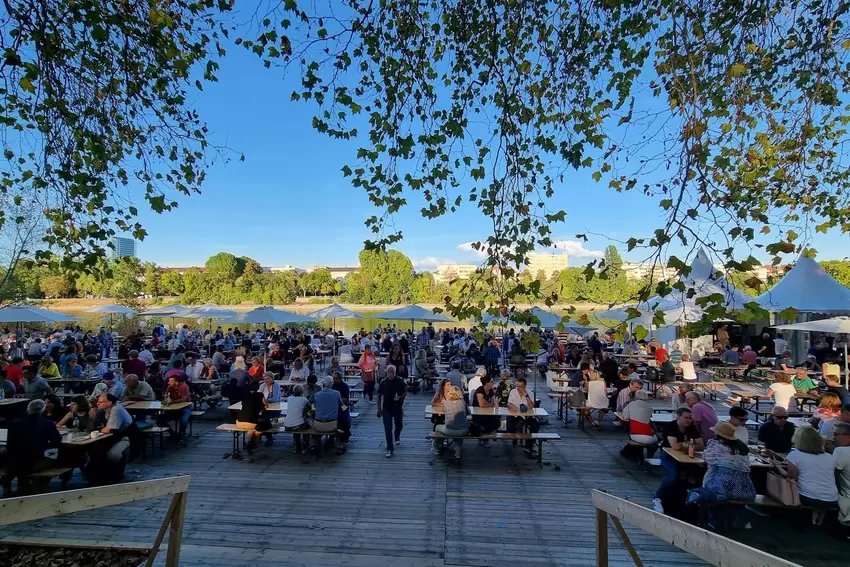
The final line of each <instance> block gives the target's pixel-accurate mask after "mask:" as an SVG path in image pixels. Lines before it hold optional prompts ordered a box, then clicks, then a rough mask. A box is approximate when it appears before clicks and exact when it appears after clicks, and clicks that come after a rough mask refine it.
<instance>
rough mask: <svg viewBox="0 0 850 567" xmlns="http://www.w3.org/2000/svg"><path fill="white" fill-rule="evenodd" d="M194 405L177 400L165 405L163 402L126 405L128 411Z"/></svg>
mask: <svg viewBox="0 0 850 567" xmlns="http://www.w3.org/2000/svg"><path fill="white" fill-rule="evenodd" d="M191 406H192V402H175V403H173V404H169V405H164V404H163V403H162V402H130V403H129V404H127V405H125V406H124V409H125V410H127V411H160V412H165V411H179V410H182V409H185V408H188V407H191Z"/></svg>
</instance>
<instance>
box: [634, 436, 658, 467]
mask: <svg viewBox="0 0 850 567" xmlns="http://www.w3.org/2000/svg"><path fill="white" fill-rule="evenodd" d="M628 445H629V446H630V447H639V448H640V462H641V463H646V462H648V461H649V460H650V459H648V458H644V456H643V454H644V451H646V455H647V457H649V456H650V455H651V454H655V452H656V451H657V450H658V443H657V442H656V443H638V442H637V441H635V440H634V439H629V443H628ZM650 450H652V451H651V452H650ZM658 464H661V460H660V459H659V460H658Z"/></svg>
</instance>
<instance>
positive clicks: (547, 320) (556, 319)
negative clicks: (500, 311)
mask: <svg viewBox="0 0 850 567" xmlns="http://www.w3.org/2000/svg"><path fill="white" fill-rule="evenodd" d="M530 311H531V313H532V314H533V315H534V316H535V317H537V319H538V320H539V321H540V328H541V329H557V328H558V325H559V324H560V323H561V321H562V320H563V317H562V316H561V315H558V314H557V313H552V312H551V311H548V310H546V309H542V308H540V307H532V308H531V310H530ZM482 320H483V321H484V322H485V323H487V324H490V323H494V322H495V323H496V324H497V325H499V326H500V327H507V326H509V325H513V326H517V327H519V326H526V323H520V322H519V321H515V320H513V319H510V318H506V317H494V316H492V315H485V316H484V317H482ZM597 328H598V327H594V326H589V325H588V326H585V325H579V324H578V323H576V322H575V321H567V322H566V323H564V328H563V330H564V331H566V332H568V333H572V334H574V335H579V336H583V335H584V334H585V333H587V332H588V331H593V330H596V329H597Z"/></svg>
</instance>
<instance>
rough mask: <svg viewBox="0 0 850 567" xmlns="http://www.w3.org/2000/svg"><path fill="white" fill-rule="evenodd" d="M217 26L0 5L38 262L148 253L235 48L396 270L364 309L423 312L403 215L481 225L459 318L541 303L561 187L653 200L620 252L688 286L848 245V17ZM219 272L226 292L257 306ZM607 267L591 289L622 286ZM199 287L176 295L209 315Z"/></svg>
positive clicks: (638, 11)
mask: <svg viewBox="0 0 850 567" xmlns="http://www.w3.org/2000/svg"><path fill="white" fill-rule="evenodd" d="M232 6H233V2H232V0H172V1H170V2H167V3H166V2H153V3H151V2H149V1H148V0H127V1H124V2H120V3H115V2H107V1H105V0H75V1H74V2H63V1H61V0H9V1H8V2H4V3H3V5H2V7H0V10H3V11H4V12H5V13H4V14H3V16H4V18H3V32H2V35H0V38H2V42H3V44H2V47H3V49H4V60H3V63H2V65H0V73H2V78H3V79H4V81H3V86H2V95H3V101H4V102H3V104H4V112H3V114H2V120H0V127H2V132H3V137H4V153H5V157H6V160H7V161H6V163H5V165H4V166H3V168H2V170H0V191H2V193H3V195H4V197H5V198H7V199H8V198H11V199H12V201H13V202H14V203H16V204H17V205H22V204H23V205H27V204H28V203H29V204H31V206H32V207H36V208H37V210H41V211H43V214H44V218H45V219H46V221H47V224H48V226H47V229H46V230H45V232H44V235H45V236H44V244H45V245H46V246H45V247H42V248H41V250H40V251H39V252H40V256H39V257H40V258H43V257H45V256H50V254H49V253H50V252H54V251H58V252H61V254H60V255H58V256H56V257H55V258H56V259H58V262H57V263H61V267H62V268H63V269H70V268H71V267H73V265H74V264H75V262H76V263H79V261H80V260H82V263H83V264H84V265H86V266H89V267H92V266H94V265H95V264H96V261H97V259H98V258H99V257H101V256H102V253H103V246H104V242H106V241H107V239H108V238H109V237H110V236H111V235H112V234H114V233H115V232H116V230H120V231H128V232H131V233H133V235H134V236H136V237H137V238H143V237H144V234H145V231H144V227H143V226H142V225H141V224H139V223H138V221H137V219H136V216H137V213H138V209H137V208H136V207H137V205H136V204H135V203H136V202H137V201H142V200H144V201H145V202H146V204H147V206H149V207H150V208H152V209H153V210H155V211H157V212H162V211H167V210H169V209H171V208H173V207H175V206H177V201H176V197H177V196H181V195H190V194H193V193H197V192H198V191H199V190H200V187H201V185H202V183H203V180H204V176H205V170H206V167H207V166H208V164H209V163H210V160H212V159H214V158H215V157H216V156H218V155H220V154H219V153H218V152H216V151H213V148H212V146H211V145H210V142H209V141H208V139H207V129H206V126H205V125H204V123H203V122H202V119H201V117H200V116H199V115H198V114H197V112H196V111H195V109H194V108H193V107H192V105H191V101H190V95H189V93H190V91H191V89H193V88H198V89H202V88H203V83H204V82H205V81H214V80H216V71H217V69H218V63H217V62H216V59H217V58H219V57H223V56H225V53H226V52H225V47H226V46H228V45H229V42H230V41H231V39H232V40H233V42H234V43H236V44H237V45H241V46H243V47H244V48H245V49H248V50H249V51H251V52H253V53H255V54H256V55H257V56H258V57H259V58H260V59H261V60H262V64H263V65H264V66H266V67H269V68H273V70H277V69H278V68H283V69H284V70H285V71H289V72H292V73H297V75H298V76H299V78H300V86H299V88H297V89H296V90H295V91H294V92H292V93H290V96H289V98H290V99H291V100H292V101H294V102H300V101H307V103H308V104H311V105H313V109H314V110H315V112H314V116H313V118H312V124H313V126H314V127H315V129H316V130H317V131H318V132H320V133H323V134H326V135H328V136H330V137H333V138H337V139H344V140H350V141H351V142H352V143H353V144H355V145H356V147H357V148H358V149H357V152H356V156H357V157H356V160H354V161H352V162H350V163H345V164H341V165H340V168H341V172H342V175H344V176H346V177H350V179H351V182H352V184H353V186H355V187H358V188H361V189H362V190H364V191H365V193H366V196H367V198H368V199H369V201H370V202H371V203H372V204H373V205H374V206H375V207H376V208H377V210H378V211H379V212H378V213H376V214H375V215H373V216H371V217H370V218H368V219H366V224H367V226H369V227H370V228H371V229H372V230H373V231H374V238H373V239H372V240H371V241H370V242H368V243H367V248H368V249H369V251H370V252H373V251H374V252H375V254H376V255H375V256H374V257H370V258H367V262H366V263H365V264H370V263H372V264H374V265H375V266H383V267H385V268H386V269H388V270H395V269H396V268H399V269H398V270H396V271H390V272H389V273H388V274H387V277H386V280H387V282H386V283H381V284H380V285H378V284H375V283H374V282H372V280H371V279H368V281H367V280H360V281H358V280H356V278H353V277H352V278H351V280H352V281H351V282H350V286H349V290H356V291H357V293H360V294H362V297H364V298H368V299H369V300H370V301H372V300H373V299H374V300H376V301H377V300H380V301H383V300H385V299H397V298H399V297H408V296H409V295H410V293H411V288H412V287H413V288H416V289H422V288H423V287H427V283H428V282H425V281H422V282H418V283H416V285H414V282H416V278H415V277H414V276H410V275H409V274H408V270H407V269H406V268H404V269H401V268H402V264H403V262H400V261H394V262H392V263H390V262H389V255H391V254H392V252H391V251H390V252H387V251H386V249H387V247H388V246H390V245H392V244H393V243H395V242H398V241H399V240H400V239H401V238H402V236H403V235H402V232H401V231H399V230H395V229H394V228H393V227H394V226H395V225H393V224H391V223H390V222H388V221H389V220H390V219H391V218H392V217H393V215H395V214H396V213H398V212H399V211H400V210H401V209H402V208H404V207H407V206H411V204H412V203H416V204H415V205H414V206H418V207H419V208H420V211H421V214H422V215H423V216H424V217H425V218H434V217H438V216H441V215H446V214H450V213H452V212H454V211H456V210H457V209H458V208H459V207H469V206H472V207H476V208H477V209H478V210H479V211H480V213H481V214H482V215H484V216H485V217H486V218H487V219H488V220H489V222H490V223H491V224H492V227H493V228H492V232H491V234H490V235H489V236H488V237H487V238H485V239H482V240H481V241H480V242H478V243H476V244H475V247H476V248H478V249H480V250H483V251H484V252H486V255H487V256H486V260H485V262H484V269H482V270H481V271H480V272H479V273H478V274H477V275H476V276H475V277H474V278H472V279H470V280H468V281H467V282H465V283H462V284H458V286H459V287H457V288H456V289H455V291H456V292H457V294H456V295H455V294H447V295H446V298H445V302H446V306H447V308H449V309H450V310H451V311H452V312H453V313H454V314H455V315H456V316H458V317H467V316H470V315H476V314H480V312H481V311H482V310H487V311H490V312H491V313H498V312H501V311H504V310H505V309H506V307H507V306H508V305H509V304H511V303H513V302H515V301H517V300H519V299H520V298H527V297H536V298H538V299H540V300H543V301H545V302H546V303H550V304H551V303H553V302H555V301H557V295H556V294H557V289H556V287H557V286H546V285H543V282H541V281H540V280H538V279H536V278H528V277H527V276H526V277H524V276H522V274H521V270H522V266H523V265H525V264H526V258H527V254H528V253H529V252H531V251H532V250H534V249H535V248H545V247H550V246H551V245H552V244H553V241H552V236H553V233H554V231H555V230H559V228H558V224H559V223H562V222H563V221H565V219H566V218H567V211H564V210H558V209H557V208H556V207H553V206H552V203H553V202H554V197H555V195H556V194H561V193H563V192H566V191H568V189H567V187H566V186H565V183H564V175H565V173H567V172H569V171H572V170H579V171H585V172H587V173H588V174H590V175H591V176H592V179H594V180H595V181H596V182H597V183H598V184H600V187H599V188H598V189H596V190H593V191H587V190H585V193H584V196H589V197H588V198H592V199H597V200H600V201H602V200H605V201H606V202H607V200H608V199H615V198H616V196H615V195H616V192H622V191H639V192H641V193H643V194H645V195H646V196H647V198H649V199H652V200H655V201H656V202H657V203H658V206H659V209H660V211H661V222H660V223H659V226H658V227H657V229H656V230H654V232H652V233H651V234H647V235H643V234H635V235H631V236H630V237H629V238H628V239H627V240H626V248H627V250H629V251H635V250H637V251H641V252H642V254H643V255H644V256H645V257H646V260H647V261H651V262H658V261H662V260H664V259H667V258H669V260H667V263H668V265H672V266H674V267H677V268H678V269H679V271H680V273H681V274H686V273H687V271H688V265H689V261H688V260H689V256H690V255H691V253H692V252H693V250H694V248H695V247H696V246H703V247H705V248H706V249H708V250H709V251H711V253H712V254H713V255H714V256H715V257H716V258H719V259H720V260H721V261H722V263H723V264H724V266H725V267H726V268H727V269H729V270H734V271H738V272H747V271H748V270H749V269H750V268H752V267H754V266H755V264H756V263H757V261H756V259H755V258H754V257H753V256H752V255H751V252H750V251H751V250H753V249H754V248H756V249H761V250H762V251H764V252H765V253H767V254H769V255H772V256H773V257H774V262H779V261H780V254H790V253H793V252H796V251H800V250H801V249H802V247H803V246H805V245H806V244H807V243H809V241H810V240H811V234H812V231H819V232H826V231H829V230H833V231H835V232H838V233H840V234H846V233H847V232H848V230H850V221H848V218H850V215H849V214H848V213H850V202H848V183H850V171H848V169H847V168H846V158H847V157H848V156H847V155H846V151H847V150H846V149H845V146H846V142H847V141H848V133H847V128H846V125H847V123H848V122H850V112H849V111H848V105H847V101H846V96H845V95H844V93H846V92H847V91H848V78H850V73H848V71H850V61H848V57H849V56H850V31H848V26H847V23H848V3H847V2H843V1H839V0H782V1H780V0H758V1H755V2H740V1H738V0H716V1H713V2H705V1H698V0H657V1H655V2H644V1H641V0H629V1H625V2H614V1H608V0H605V1H599V2H590V3H587V2H579V1H576V0H552V1H548V2H523V1H518V0H492V1H488V2H479V1H476V0H460V1H452V2H448V1H445V0H423V1H410V0H383V1H381V2H371V1H370V2H364V1H363V0H340V1H339V2H333V3H328V4H327V5H321V4H315V3H308V2H304V1H300V2H299V1H298V0H284V1H283V2H280V1H279V0H262V1H261V2H260V6H259V8H258V9H257V10H256V11H255V12H254V17H255V19H254V20H252V21H249V22H248V24H247V25H245V24H244V18H240V17H236V16H235V15H234V14H233V13H231V8H232ZM228 38H231V39H228ZM605 187H607V190H606V189H605ZM128 193H129V197H128ZM0 223H8V219H6V218H5V215H0ZM0 228H2V224H0ZM577 236H578V237H579V238H582V237H584V235H583V234H580V235H577ZM227 262H228V266H223V265H222V266H218V262H216V267H215V269H214V270H213V272H215V273H217V274H218V275H219V276H220V277H221V278H222V279H220V280H218V281H221V282H224V283H226V284H227V286H231V287H232V286H237V285H238V286H242V288H243V289H251V288H252V286H253V284H251V283H250V282H246V281H244V280H243V281H240V282H239V283H238V284H237V281H236V280H237V279H238V278H239V277H242V276H237V277H236V278H233V277H232V276H233V274H234V273H236V272H240V273H241V272H242V271H244V267H243V268H242V270H239V269H237V270H233V269H232V266H231V265H230V262H231V260H230V259H228V260H227ZM361 265H364V263H363V262H361ZM609 267H610V266H609V262H607V261H606V260H605V259H603V260H599V261H596V262H594V264H592V265H591V266H590V267H589V269H588V270H587V271H586V274H587V277H588V278H589V279H593V278H594V277H599V278H600V279H601V280H602V281H607V282H612V281H617V280H618V276H617V275H616V273H610V274H609ZM371 269H372V268H370V267H369V266H364V270H365V271H366V272H367V273H368V272H369V270H371ZM255 275H256V274H255ZM193 278H194V279H193ZM198 278H201V279H202V276H198V275H197V274H193V275H192V276H190V277H188V278H187V277H185V276H184V278H183V282H182V284H183V286H182V287H183V291H182V293H184V294H191V295H195V294H199V293H202V290H203V287H202V286H201V287H198V286H197V285H195V284H197V281H195V280H197V279H198ZM248 279H249V280H250V279H251V278H248ZM275 279H277V280H280V281H279V282H277V283H278V284H280V287H279V288H278V287H276V288H275V289H280V290H284V289H286V290H289V289H290V287H289V283H291V282H290V279H291V276H286V277H284V276H279V277H277V278H275ZM170 283H176V282H170ZM452 285H454V284H452ZM245 286H247V287H245ZM481 288H484V289H487V290H489V291H488V292H487V293H488V295H487V299H486V300H481V299H478V298H479V297H480V294H479V293H477V291H478V290H480V289H481ZM670 289H671V284H670V282H667V281H662V282H658V281H648V282H645V285H644V286H642V288H641V289H639V290H638V293H637V295H638V296H641V297H643V298H645V297H647V296H649V295H650V294H651V293H653V292H661V293H666V292H668V291H670ZM297 290H298V287H297V285H296V287H295V292H296V293H297ZM302 291H303V290H302ZM351 292H353V291H351ZM222 293H225V292H222ZM227 293H230V292H227ZM263 293H266V292H265V291H264V292H263ZM275 293H278V292H275ZM452 297H456V299H452Z"/></svg>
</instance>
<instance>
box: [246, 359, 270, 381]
mask: <svg viewBox="0 0 850 567" xmlns="http://www.w3.org/2000/svg"><path fill="white" fill-rule="evenodd" d="M265 371H266V369H265V368H264V367H263V365H262V364H261V363H260V357H258V356H255V357H253V358H252V359H251V368H250V369H249V370H248V374H250V375H251V378H253V379H254V380H259V379H260V378H262V377H263V373H264V372H265Z"/></svg>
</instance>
